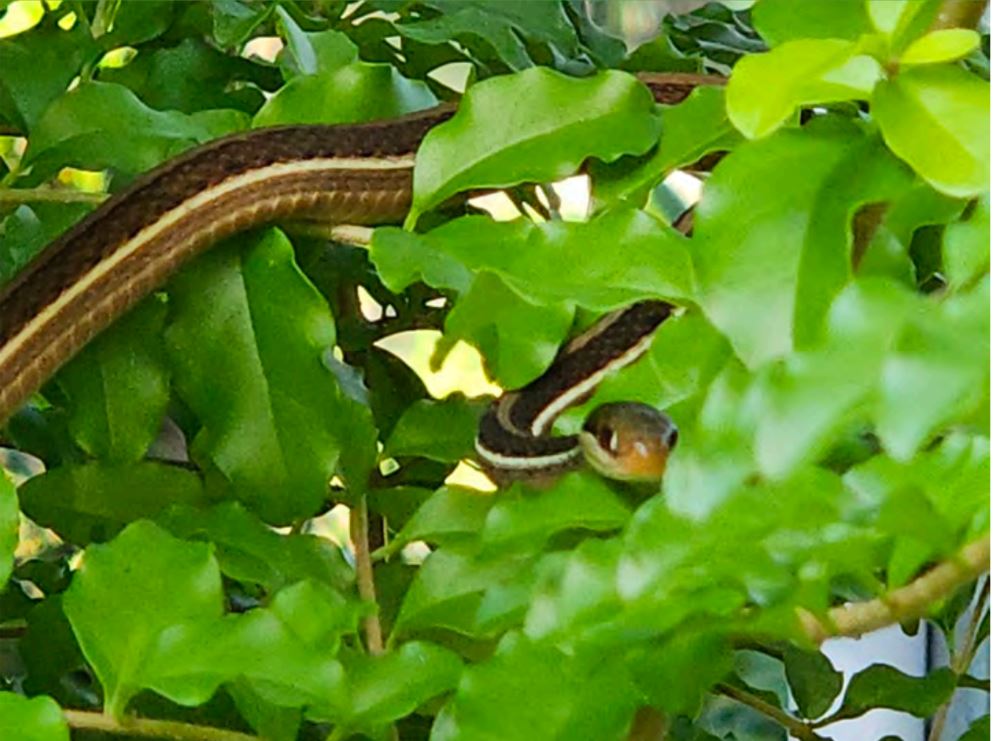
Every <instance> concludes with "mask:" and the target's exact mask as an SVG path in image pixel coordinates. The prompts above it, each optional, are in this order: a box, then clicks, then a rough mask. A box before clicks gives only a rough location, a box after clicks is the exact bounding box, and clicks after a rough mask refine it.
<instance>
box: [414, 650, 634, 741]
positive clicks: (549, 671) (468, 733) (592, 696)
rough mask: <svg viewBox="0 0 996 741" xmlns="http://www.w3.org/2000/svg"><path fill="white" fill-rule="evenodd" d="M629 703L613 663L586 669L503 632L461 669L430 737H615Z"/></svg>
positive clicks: (629, 688)
mask: <svg viewBox="0 0 996 741" xmlns="http://www.w3.org/2000/svg"><path fill="white" fill-rule="evenodd" d="M637 704H638V696H637V692H636V690H635V688H634V686H633V684H632V682H631V681H630V679H629V677H628V676H627V674H626V671H625V669H624V667H623V665H622V663H621V661H620V659H619V658H614V659H613V658H609V657H607V658H606V659H605V660H604V661H600V662H597V663H595V664H594V665H586V664H585V663H584V662H582V661H580V660H579V659H578V658H577V657H572V656H569V655H567V654H564V653H562V652H560V651H558V650H557V649H556V648H553V647H550V646H547V645H545V644H541V643H531V642H530V641H529V640H528V639H526V638H525V637H523V636H521V635H518V634H515V633H511V634H508V635H506V636H505V638H504V639H503V640H502V642H501V643H500V644H499V646H498V650H497V651H496V652H495V655H494V656H493V657H492V658H491V659H489V660H488V661H484V662H481V663H479V664H476V665H474V666H472V667H470V668H468V669H467V670H466V671H465V672H464V674H463V678H462V679H461V680H460V686H459V688H458V689H457V693H456V696H455V697H454V698H453V701H452V703H451V704H450V705H449V706H448V707H447V709H446V711H444V713H443V715H441V716H439V718H437V720H436V723H435V724H434V726H433V731H432V736H431V738H432V741H448V740H449V739H457V738H459V739H465V740H466V741H477V740H478V739H481V740H483V739H489V740H491V739H502V738H506V739H510V738H529V739H535V740H536V741H544V740H545V739H551V740H552V739H566V738H622V737H623V735H624V734H625V732H626V729H627V728H628V726H629V723H630V720H631V718H632V715H633V712H634V711H635V710H636V706H637ZM510 708H514V712H510V710H509V709H510Z"/></svg>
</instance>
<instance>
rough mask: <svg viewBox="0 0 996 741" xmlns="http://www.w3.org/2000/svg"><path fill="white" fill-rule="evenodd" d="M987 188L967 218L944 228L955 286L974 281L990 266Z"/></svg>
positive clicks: (947, 270)
mask: <svg viewBox="0 0 996 741" xmlns="http://www.w3.org/2000/svg"><path fill="white" fill-rule="evenodd" d="M989 204H990V198H989V193H988V192H987V193H986V194H985V195H983V196H982V197H981V198H979V201H978V202H977V203H976V204H975V206H974V207H973V208H972V212H971V214H970V215H969V217H968V218H967V219H965V220H964V221H959V222H957V223H955V224H951V225H950V226H949V227H948V228H947V230H945V232H944V243H943V248H942V249H943V258H944V272H945V274H946V276H947V278H948V280H949V281H950V283H951V286H952V287H953V288H955V289H958V288H962V287H963V286H965V285H967V284H970V283H972V281H974V280H976V279H977V278H978V277H979V276H980V275H982V274H983V273H985V272H988V270H989V210H990V206H989Z"/></svg>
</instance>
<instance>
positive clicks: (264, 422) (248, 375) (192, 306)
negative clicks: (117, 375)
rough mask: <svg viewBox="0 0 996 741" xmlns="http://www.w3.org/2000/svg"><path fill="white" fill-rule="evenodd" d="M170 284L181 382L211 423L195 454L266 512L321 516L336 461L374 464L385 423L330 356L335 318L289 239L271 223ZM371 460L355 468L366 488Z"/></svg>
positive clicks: (173, 352)
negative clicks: (376, 424)
mask: <svg viewBox="0 0 996 741" xmlns="http://www.w3.org/2000/svg"><path fill="white" fill-rule="evenodd" d="M169 290H170V302H171V305H172V320H171V324H170V325H169V327H168V328H167V331H166V343H167V349H168V352H169V355H170V360H171V364H172V366H173V373H174V383H175V387H176V390H177V393H178V394H179V396H180V397H181V398H182V399H183V400H184V401H185V402H186V403H187V404H188V406H189V407H190V408H191V409H192V410H193V411H194V413H195V414H196V415H197V417H198V418H199V419H200V421H201V424H202V427H201V429H200V431H199V432H198V433H197V435H196V437H195V438H194V440H193V442H192V444H191V452H192V454H193V456H194V458H195V459H196V460H198V461H200V462H203V463H204V464H206V465H208V466H209V467H213V468H216V469H217V470H218V471H220V472H221V473H222V474H223V475H224V476H225V478H226V479H227V480H228V481H229V482H230V483H231V484H232V486H233V490H234V494H235V496H236V497H237V498H238V499H239V500H240V501H242V502H243V503H244V504H246V506H247V507H249V508H250V509H251V510H253V511H255V512H257V513H258V514H259V515H260V516H261V517H262V518H263V519H264V520H267V521H268V522H274V523H276V522H289V521H291V520H293V519H296V518H298V517H307V516H311V515H313V514H314V513H315V512H316V511H317V510H318V509H320V508H321V506H322V504H323V502H324V501H325V498H326V497H327V495H328V482H329V480H330V479H331V477H332V474H333V472H334V470H335V467H336V464H337V462H340V463H341V462H343V461H344V460H345V459H346V458H347V457H349V459H350V460H352V459H353V458H356V457H364V456H365V457H368V458H369V460H370V462H371V463H372V460H373V450H372V449H373V444H374V440H375V433H374V431H373V429H372V425H371V422H370V418H369V411H368V410H365V409H364V410H363V411H366V415H367V416H366V418H365V419H364V418H363V417H362V416H360V414H359V412H360V410H358V408H357V407H358V406H359V405H358V404H356V403H355V402H353V401H352V400H350V399H347V398H346V397H345V395H344V394H343V392H342V391H340V390H339V388H338V386H337V384H336V381H335V377H334V376H333V375H332V373H331V372H330V371H329V369H328V368H327V367H326V366H325V365H324V364H323V357H324V355H325V353H327V352H328V351H329V349H330V348H331V346H332V344H333V343H334V342H335V326H334V324H333V322H332V317H331V316H330V315H329V309H328V306H327V304H326V303H325V301H324V300H323V299H322V298H321V296H320V295H319V294H318V292H317V290H316V289H315V288H314V286H312V285H311V283H309V282H308V281H307V279H306V278H305V277H304V276H303V275H302V274H301V272H300V270H299V269H298V267H297V266H296V265H295V263H294V260H293V249H292V247H291V245H290V242H288V241H287V238H286V237H284V236H283V234H281V233H280V232H278V231H276V230H271V231H268V232H266V233H265V234H263V235H262V236H261V237H258V238H255V239H253V240H251V242H250V244H248V245H247V249H245V250H243V251H241V252H240V251H239V250H237V249H236V245H234V244H231V245H229V246H228V247H222V248H216V249H214V250H212V251H211V252H209V253H207V254H206V255H204V256H203V257H202V258H200V259H199V260H198V261H197V262H196V263H194V264H193V265H192V266H191V267H190V268H188V269H187V270H185V271H184V272H183V273H181V274H180V275H179V276H177V278H175V279H174V280H173V281H172V283H171V284H170V289H169ZM351 466H352V463H351ZM363 468H365V465H358V466H356V469H357V470H350V471H349V472H348V473H349V476H350V483H351V484H353V483H354V482H353V478H354V477H356V481H355V484H356V485H359V486H360V487H361V488H362V486H363V485H364V484H365V474H364V473H362V472H361V469H363Z"/></svg>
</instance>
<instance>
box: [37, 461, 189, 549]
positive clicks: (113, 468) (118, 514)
mask: <svg viewBox="0 0 996 741" xmlns="http://www.w3.org/2000/svg"><path fill="white" fill-rule="evenodd" d="M19 494H20V498H21V506H22V507H23V508H24V511H25V513H26V514H27V515H28V516H29V517H31V518H32V519H33V520H34V521H35V522H37V523H38V524H40V525H44V526H45V527H49V528H52V529H53V530H55V531H56V532H57V533H59V535H60V536H61V537H63V538H65V539H66V540H68V541H70V542H72V543H76V544H77V545H86V544H87V543H91V542H102V541H106V540H110V539H111V538H113V537H114V536H115V535H117V533H118V531H120V530H121V529H122V528H124V527H125V526H127V525H128V523H130V522H133V521H135V520H138V519H141V518H143V517H146V518H151V517H155V516H157V515H158V514H160V513H161V512H163V511H164V510H166V509H167V508H168V507H170V506H171V505H174V504H200V503H202V502H204V501H205V499H206V497H205V493H204V487H203V484H202V482H201V479H200V478H199V477H198V476H197V474H196V473H194V472H193V471H189V470H187V469H184V468H179V467H176V466H168V465H165V464H162V463H154V462H152V461H140V462H134V463H126V464H111V463H103V462H98V461H95V462H92V463H86V464H83V465H69V466H61V467H59V468H55V469H53V470H51V471H46V472H45V473H44V474H42V475H41V476H36V477H34V478H32V479H30V480H29V481H28V482H27V483H25V484H24V485H23V486H22V487H21V489H20V492H19Z"/></svg>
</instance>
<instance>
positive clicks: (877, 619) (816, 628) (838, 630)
mask: <svg viewBox="0 0 996 741" xmlns="http://www.w3.org/2000/svg"><path fill="white" fill-rule="evenodd" d="M988 570H989V533H986V534H985V535H984V536H983V537H981V538H979V539H978V540H975V541H973V542H971V543H969V544H968V545H966V546H965V547H964V548H962V549H961V551H959V553H958V554H957V555H956V556H954V558H950V559H948V560H947V561H942V562H941V563H939V564H937V566H935V567H934V568H932V569H931V570H930V571H928V572H927V573H925V574H924V575H923V576H921V577H919V578H917V579H914V580H913V581H911V582H910V583H909V584H907V585H906V586H905V587H900V588H898V589H894V590H893V591H891V592H887V593H886V594H884V595H882V596H881V597H877V598H875V599H872V600H868V601H867V602H855V603H852V604H846V605H841V606H840V607H834V608H833V609H831V610H830V611H829V612H828V613H827V614H826V616H825V618H824V619H823V620H820V619H819V618H817V617H816V616H815V615H813V613H811V612H808V611H806V610H801V609H800V610H799V620H800V622H801V623H802V628H803V630H804V631H805V633H806V635H808V636H809V638H810V640H812V641H813V642H814V643H816V644H819V643H822V642H823V641H825V640H826V639H827V638H832V637H834V636H850V637H852V638H854V637H857V636H860V635H863V634H865V633H870V632H871V631H873V630H878V629H879V628H884V627H886V626H887V625H892V624H893V623H899V622H904V621H906V620H911V619H914V618H922V617H924V616H926V615H927V614H928V613H929V611H930V608H931V607H932V606H933V605H934V604H935V603H936V602H939V601H941V600H943V599H944V598H945V597H947V596H948V595H949V594H950V593H951V592H952V591H954V589H955V588H956V587H959V586H961V585H962V584H964V583H966V582H970V581H973V580H975V579H978V578H979V577H980V576H982V575H983V574H984V573H985V572H986V571H988Z"/></svg>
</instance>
